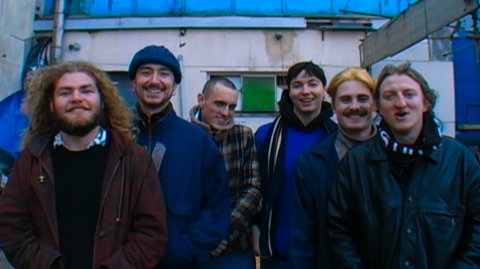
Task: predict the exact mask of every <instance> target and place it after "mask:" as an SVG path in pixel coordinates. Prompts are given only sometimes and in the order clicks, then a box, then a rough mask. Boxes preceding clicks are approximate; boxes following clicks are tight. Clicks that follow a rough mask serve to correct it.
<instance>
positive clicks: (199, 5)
mask: <svg viewBox="0 0 480 269" xmlns="http://www.w3.org/2000/svg"><path fill="white" fill-rule="evenodd" d="M185 13H186V14H212V15H218V14H220V15H221V14H225V15H226V14H232V0H216V1H212V0H185Z"/></svg>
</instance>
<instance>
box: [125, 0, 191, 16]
mask: <svg viewBox="0 0 480 269" xmlns="http://www.w3.org/2000/svg"><path fill="white" fill-rule="evenodd" d="M117 1H120V0H117ZM123 1H132V0H123ZM133 1H134V2H136V4H137V5H136V10H135V14H136V15H157V14H158V15H180V14H183V13H184V12H183V4H184V0H133Z"/></svg>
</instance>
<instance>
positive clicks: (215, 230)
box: [128, 45, 230, 269]
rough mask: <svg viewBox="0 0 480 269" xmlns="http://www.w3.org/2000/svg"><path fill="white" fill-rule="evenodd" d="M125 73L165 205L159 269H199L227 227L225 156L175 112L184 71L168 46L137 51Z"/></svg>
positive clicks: (208, 257)
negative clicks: (164, 244) (165, 236)
mask: <svg viewBox="0 0 480 269" xmlns="http://www.w3.org/2000/svg"><path fill="white" fill-rule="evenodd" d="M128 72H129V76H130V79H131V80H132V86H133V90H134V92H135V94H136V95H137V97H138V104H137V106H136V115H137V119H136V125H137V127H138V129H139V134H138V137H137V142H138V143H139V144H141V145H143V146H144V147H146V148H148V149H149V150H150V152H151V153H152V156H153V159H154V160H155V163H156V166H157V169H158V175H159V178H160V181H161V184H162V187H163V191H164V196H165V201H166V204H167V212H168V217H167V221H168V230H169V240H168V246H167V250H166V251H165V254H164V256H163V258H162V261H161V262H160V264H159V265H158V267H157V268H162V269H168V268H176V269H182V268H202V267H203V266H202V264H204V263H205V262H207V261H208V260H209V259H211V257H210V253H211V252H212V251H213V250H214V249H215V248H216V247H217V246H218V245H219V243H220V242H221V240H222V239H225V238H226V237H227V235H228V228H229V225H230V208H229V205H230V197H229V192H228V175H227V172H226V169H225V163H224V160H223V155H222V154H221V153H220V151H219V149H218V148H217V146H216V145H215V143H214V142H213V141H212V140H211V139H210V138H209V137H208V135H207V133H206V132H205V131H203V130H202V129H200V128H199V127H197V126H194V125H192V124H190V123H189V122H187V121H185V120H183V119H181V118H180V117H178V116H177V115H176V113H175V111H174V110H173V107H172V104H171V102H170V99H171V98H172V96H173V95H174V93H175V91H176V89H177V86H178V84H179V83H180V82H181V81H182V73H181V70H180V64H179V62H178V60H177V59H176V58H175V56H174V55H173V54H172V53H171V52H170V51H169V50H168V49H167V48H165V47H163V46H154V45H151V46H147V47H145V48H143V49H141V50H140V51H138V52H137V53H136V54H135V55H134V57H133V59H132V61H131V63H130V67H129V71H128Z"/></svg>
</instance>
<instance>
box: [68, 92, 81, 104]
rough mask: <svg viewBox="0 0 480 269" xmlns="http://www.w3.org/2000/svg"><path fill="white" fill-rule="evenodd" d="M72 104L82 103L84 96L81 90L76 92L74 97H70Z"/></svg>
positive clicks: (73, 94)
mask: <svg viewBox="0 0 480 269" xmlns="http://www.w3.org/2000/svg"><path fill="white" fill-rule="evenodd" d="M70 101H71V102H80V101H82V96H81V93H80V91H79V90H74V91H73V92H72V95H70Z"/></svg>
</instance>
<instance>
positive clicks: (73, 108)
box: [67, 106, 90, 112]
mask: <svg viewBox="0 0 480 269" xmlns="http://www.w3.org/2000/svg"><path fill="white" fill-rule="evenodd" d="M75 109H84V110H90V108H89V107H86V106H74V107H70V108H68V109H67V112H71V111H74V110H75Z"/></svg>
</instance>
